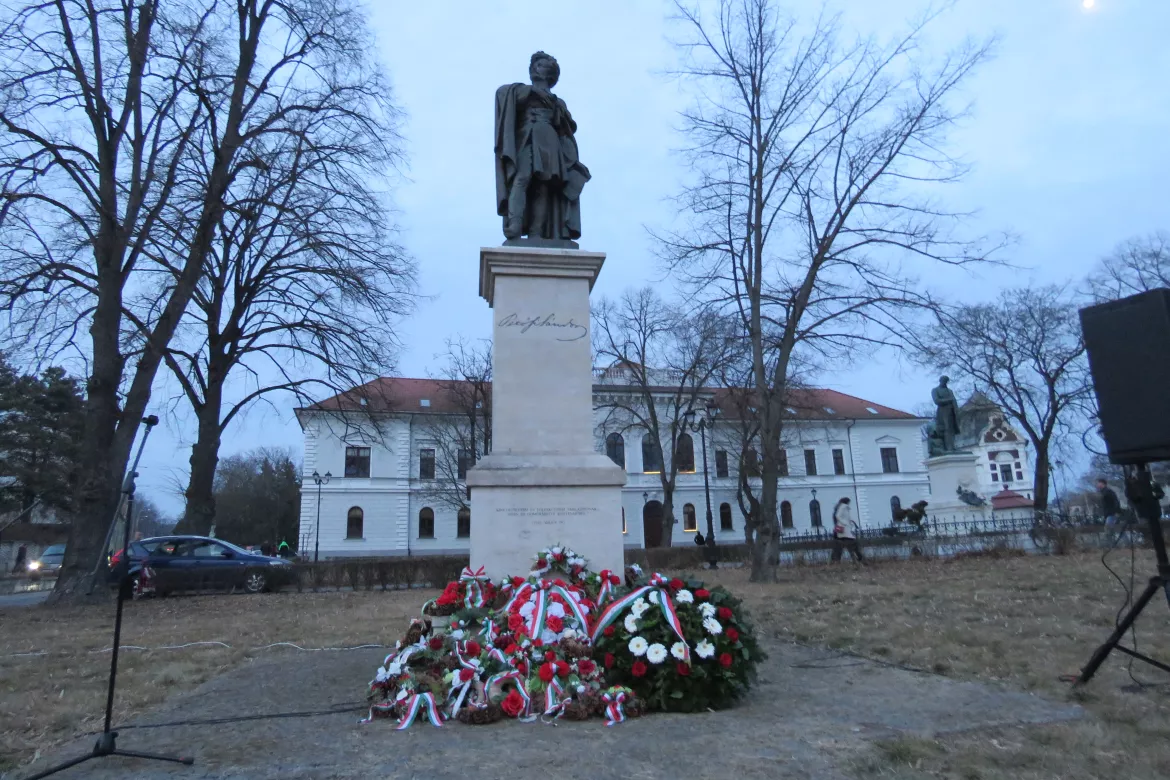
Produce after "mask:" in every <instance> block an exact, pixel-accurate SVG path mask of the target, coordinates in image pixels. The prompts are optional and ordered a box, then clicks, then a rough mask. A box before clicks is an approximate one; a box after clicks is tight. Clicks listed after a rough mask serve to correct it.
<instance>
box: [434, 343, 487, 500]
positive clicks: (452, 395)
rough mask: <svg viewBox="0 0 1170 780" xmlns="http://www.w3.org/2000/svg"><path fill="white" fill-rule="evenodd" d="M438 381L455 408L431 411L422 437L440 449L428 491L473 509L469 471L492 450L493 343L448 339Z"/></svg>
mask: <svg viewBox="0 0 1170 780" xmlns="http://www.w3.org/2000/svg"><path fill="white" fill-rule="evenodd" d="M435 357H436V359H438V360H442V361H443V367H442V369H441V377H440V378H439V379H438V385H439V387H440V388H441V390H442V392H443V394H444V398H443V403H444V405H445V406H446V407H447V408H449V409H450V411H448V412H446V413H444V414H433V415H427V417H426V418H425V419H424V420H423V421H422V423H421V428H420V431H419V437H420V438H421V439H423V440H425V441H426V442H427V445H428V446H429V447H433V448H434V450H435V478H434V480H428V481H426V482H425V483H424V487H423V491H424V494H425V495H426V496H427V497H428V498H430V499H431V500H433V501H436V502H438V503H441V504H444V505H445V506H448V507H450V508H452V509H454V510H456V511H458V510H469V509H470V508H471V502H470V496H469V494H468V491H467V470H468V469H469V468H471V467H472V466H474V465H475V464H476V463H477V462H478V461H479V459H480V458H482V457H483V456H484V455H487V454H488V453H489V452H491V450H492V345H491V342H490V341H480V342H476V343H468V342H466V341H463V340H462V339H459V340H448V341H447V351H446V353H444V354H443V355H436V356H435Z"/></svg>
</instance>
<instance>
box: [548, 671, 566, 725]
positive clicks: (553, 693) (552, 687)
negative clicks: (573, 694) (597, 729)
mask: <svg viewBox="0 0 1170 780" xmlns="http://www.w3.org/2000/svg"><path fill="white" fill-rule="evenodd" d="M571 700H572V699H571V698H570V697H568V696H565V689H564V688H563V687H561V683H560V681H559V680H557V678H555V677H554V678H553V679H552V682H550V683H549V684H548V687H547V688H545V689H544V714H545V715H552V716H553V719H554V720H555V719H556V718H559V717H561V716H562V715H564V714H565V705H567V704H568V703H569V702H570V701H571Z"/></svg>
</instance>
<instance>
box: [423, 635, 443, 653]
mask: <svg viewBox="0 0 1170 780" xmlns="http://www.w3.org/2000/svg"><path fill="white" fill-rule="evenodd" d="M427 646H428V647H430V648H431V649H432V650H442V649H443V639H442V637H437V636H433V637H431V641H430V642H428V643H427Z"/></svg>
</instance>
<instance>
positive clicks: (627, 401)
mask: <svg viewBox="0 0 1170 780" xmlns="http://www.w3.org/2000/svg"><path fill="white" fill-rule="evenodd" d="M592 320H593V352H594V356H595V359H596V360H597V361H598V362H599V363H601V364H608V365H609V368H608V369H605V370H604V372H603V375H602V378H601V382H602V384H608V385H613V386H614V388H613V392H606V391H603V392H602V393H601V397H600V399H599V400H597V401H596V402H595V403H596V404H597V405H596V408H597V409H600V410H603V412H604V417H603V420H602V427H603V429H604V430H606V431H608V432H611V433H617V434H620V435H622V436H623V437H625V435H626V434H628V433H630V432H636V433H638V434H640V435H639V436H638V439H639V441H640V442H642V451H643V453H644V454H643V459H644V460H645V459H646V458H647V457H650V458H652V459H653V463H643V468H644V470H646V471H647V472H650V471H652V470H656V471H657V473H658V478H659V483H660V484H661V486H662V524H663V529H662V538H663V542H664V543H665V544H667V545H669V544H670V540H671V537H672V535H673V533H674V489H675V484H676V480H677V478H678V474H679V472H680V471H687V472H693V471H695V455H694V446H695V445H694V440H693V439H692V438H691V435H690V434H689V433H687V418H686V415H687V413H688V412H691V411H695V412H697V413H700V414H701V413H702V412H703V407H704V406H705V405H706V404H708V403H712V402H713V401H714V395H713V390H712V382H713V380H715V379H716V378H718V377H719V376H720V375H721V371H722V369H723V368H724V366H725V365H726V364H727V363H728V362H730V361H731V360H732V359H733V356H734V355H735V352H736V350H737V349H738V348H739V347H740V344H741V341H740V340H739V339H738V338H737V337H736V335H735V333H734V331H733V329H729V328H728V327H727V325H728V321H727V319H726V318H720V317H718V316H715V315H712V314H710V313H706V312H702V311H690V310H687V308H686V307H684V306H683V305H682V304H673V303H668V302H666V301H664V300H663V299H662V298H660V297H659V296H658V295H657V294H656V293H655V292H654V290H653V289H652V288H650V287H645V288H642V289H640V290H634V291H628V292H626V293H625V294H624V295H622V297H621V298H620V299H618V300H617V301H611V300H608V299H602V300H600V301H598V302H597V304H596V305H595V306H594V309H593V313H592ZM664 443H665V444H666V450H665V451H664V448H663V444H664ZM647 445H648V446H647ZM623 448H624V445H623ZM666 452H669V453H670V457H669V458H668V457H666ZM619 465H624V464H619ZM655 467H656V468H655Z"/></svg>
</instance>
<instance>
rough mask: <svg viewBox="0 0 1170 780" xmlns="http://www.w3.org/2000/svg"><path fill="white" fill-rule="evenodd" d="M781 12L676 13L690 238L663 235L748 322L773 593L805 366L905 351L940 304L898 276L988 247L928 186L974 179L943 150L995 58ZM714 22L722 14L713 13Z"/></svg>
mask: <svg viewBox="0 0 1170 780" xmlns="http://www.w3.org/2000/svg"><path fill="white" fill-rule="evenodd" d="M777 6H778V3H777V2H775V1H774V0H719V2H718V3H716V4H712V5H704V6H701V7H699V8H691V7H690V6H689V5H688V4H687V3H685V2H683V1H682V0H676V7H677V10H678V17H679V21H680V23H681V25H682V26H683V28H684V29H685V30H686V34H685V38H684V39H683V40H681V41H680V42H679V48H680V51H681V53H682V56H683V63H682V66H681V67H680V69H679V72H678V73H679V75H680V76H681V77H683V78H684V79H686V83H687V84H689V85H693V89H694V90H695V93H696V96H695V100H694V105H693V107H692V108H691V109H690V110H688V111H687V112H685V113H684V114H683V133H684V136H685V138H686V140H687V147H686V149H685V154H686V157H687V162H688V164H689V168H690V170H691V171H693V178H692V179H691V181H690V183H689V185H688V186H686V187H685V188H684V189H683V191H682V192H681V193H680V195H679V197H678V201H679V204H680V207H681V212H682V214H683V215H684V219H685V224H684V226H683V227H681V228H679V229H676V230H672V231H669V232H663V233H660V234H658V236H657V237H658V238H659V239H660V242H661V251H662V255H663V259H664V260H665V262H666V263H667V265H668V267H669V268H671V269H672V270H673V271H675V272H678V273H680V274H685V277H686V278H687V280H688V281H689V282H690V283H691V284H692V285H693V287H694V289H695V290H696V291H697V292H701V293H702V294H704V295H705V296H707V297H708V298H709V299H711V302H712V303H714V304H716V305H720V306H722V307H724V308H726V309H727V310H729V311H731V312H734V313H735V314H736V315H737V316H738V317H739V319H740V321H741V323H742V328H743V331H744V333H745V334H746V336H747V338H748V340H749V342H750V344H751V350H752V383H751V385H752V389H753V390H754V391H755V393H756V398H757V401H758V403H759V424H760V431H759V436H760V445H761V449H762V453H761V454H762V460H761V464H760V465H761V471H762V475H763V482H762V487H761V496H760V512H761V517H760V520H759V525H758V527H757V544H756V545H755V546H754V548H753V552H752V578H753V579H754V580H757V581H758V580H762V579H773V578H774V577H775V570H774V568H772V567H770V566H769V565H768V562H769V561H771V560H776V559H777V555H776V550H777V545H778V543H779V538H780V525H779V519H778V517H777V481H776V480H777V476H778V473H779V467H780V462H781V461H780V458H781V430H782V427H783V410H784V408H785V405H786V400H785V397H786V395H787V393H788V389H789V383H790V377H791V370H792V365H793V361H794V360H797V361H799V360H802V359H804V360H813V359H820V360H830V359H840V358H842V357H844V356H845V355H848V354H849V353H850V352H851V351H853V350H855V349H856V348H858V347H859V346H865V347H867V348H875V347H877V346H878V345H881V344H887V343H891V342H896V341H897V338H896V334H897V333H898V332H899V331H900V330H901V320H902V319H904V317H905V316H906V314H905V312H906V310H907V308H910V307H919V306H925V305H928V304H929V303H930V301H929V300H928V299H927V297H926V296H925V294H924V293H922V292H920V291H919V288H918V286H917V285H916V283H915V280H914V279H913V277H912V276H910V275H909V274H908V273H907V271H906V270H904V269H903V267H902V266H901V263H902V262H903V260H904V259H905V258H908V259H909V262H912V263H920V264H930V263H939V262H941V263H956V264H958V263H964V262H968V261H971V260H973V259H976V257H977V254H978V253H975V252H973V250H974V248H975V247H974V245H973V244H971V243H970V242H967V241H964V240H961V239H960V238H958V237H957V235H956V230H955V229H956V228H957V227H958V226H959V225H960V224H961V217H962V215H960V214H956V213H952V212H948V211H946V210H944V209H942V208H941V207H940V206H939V205H938V204H937V203H935V202H934V201H933V199H932V198H931V197H930V196H929V194H927V193H928V192H929V186H928V185H930V184H934V183H942V182H949V181H952V180H954V179H956V178H958V177H959V176H961V175H962V173H963V172H964V167H963V165H962V164H960V163H959V162H958V161H957V160H955V159H954V158H953V157H951V156H950V155H949V154H947V152H946V151H945V141H946V131H947V130H948V129H949V127H950V126H951V125H953V124H954V122H955V120H956V119H958V118H959V117H960V116H961V113H962V110H961V109H960V108H955V107H953V106H952V105H951V99H950V98H951V94H952V93H953V92H954V91H955V90H956V88H957V87H958V86H959V85H960V84H961V83H962V82H963V80H964V79H965V78H966V77H967V76H968V75H969V74H970V73H971V71H972V70H973V69H974V68H975V66H976V65H977V64H978V63H979V62H980V61H982V60H983V59H984V58H985V57H986V55H987V53H988V45H987V44H986V43H977V44H968V45H966V46H964V47H963V48H961V49H959V50H957V51H955V52H952V53H950V54H948V55H946V56H945V57H943V58H942V59H941V60H940V61H938V62H936V63H931V62H927V61H924V56H923V55H922V53H921V50H920V49H919V47H918V44H919V41H920V38H921V36H922V33H923V30H924V28H925V27H926V26H927V25H928V24H929V23H930V21H932V19H933V18H934V16H928V17H926V18H925V19H923V20H922V21H921V22H919V23H917V24H915V25H913V26H912V27H911V29H910V30H909V32H908V33H907V34H906V35H905V36H903V37H901V38H899V39H897V40H895V41H893V42H892V43H891V44H889V45H883V44H880V43H878V42H876V41H874V40H872V39H863V40H860V41H858V42H856V43H851V44H847V45H846V44H842V43H841V38H842V35H841V33H840V30H839V23H838V21H837V20H836V19H834V18H829V17H825V16H821V17H819V18H817V19H815V20H813V22H812V23H811V24H807V25H805V24H802V23H801V22H799V21H798V20H796V19H793V18H788V17H785V16H783V15H782V13H781V12H780V11H779V10H778V8H777ZM712 7H713V8H714V10H713V11H709V12H707V11H704V9H711V8H712Z"/></svg>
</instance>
